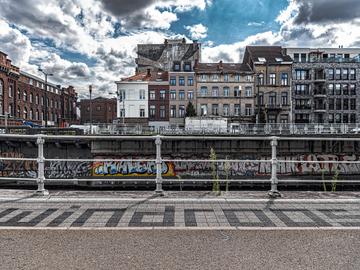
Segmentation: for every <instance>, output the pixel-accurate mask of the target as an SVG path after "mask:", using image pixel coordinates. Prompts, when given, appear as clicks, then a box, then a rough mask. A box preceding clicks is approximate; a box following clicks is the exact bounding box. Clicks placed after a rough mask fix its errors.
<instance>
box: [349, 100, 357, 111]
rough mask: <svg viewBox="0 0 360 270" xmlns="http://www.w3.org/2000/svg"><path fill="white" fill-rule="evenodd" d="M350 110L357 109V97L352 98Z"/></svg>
mask: <svg viewBox="0 0 360 270" xmlns="http://www.w3.org/2000/svg"><path fill="white" fill-rule="evenodd" d="M350 110H356V99H355V98H352V99H350Z"/></svg>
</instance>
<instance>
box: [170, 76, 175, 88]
mask: <svg viewBox="0 0 360 270" xmlns="http://www.w3.org/2000/svg"><path fill="white" fill-rule="evenodd" d="M170 85H172V86H175V85H176V77H175V76H171V77H170Z"/></svg>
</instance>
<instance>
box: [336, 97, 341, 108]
mask: <svg viewBox="0 0 360 270" xmlns="http://www.w3.org/2000/svg"><path fill="white" fill-rule="evenodd" d="M335 105H336V107H335V108H336V110H341V99H340V98H338V99H336V102H335Z"/></svg>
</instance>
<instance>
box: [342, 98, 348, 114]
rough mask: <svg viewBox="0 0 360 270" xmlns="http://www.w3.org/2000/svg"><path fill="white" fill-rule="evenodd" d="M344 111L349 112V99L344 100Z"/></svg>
mask: <svg viewBox="0 0 360 270" xmlns="http://www.w3.org/2000/svg"><path fill="white" fill-rule="evenodd" d="M343 110H344V111H347V110H349V100H348V99H347V98H344V99H343Z"/></svg>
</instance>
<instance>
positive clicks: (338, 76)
mask: <svg viewBox="0 0 360 270" xmlns="http://www.w3.org/2000/svg"><path fill="white" fill-rule="evenodd" d="M335 80H341V68H337V69H335Z"/></svg>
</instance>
